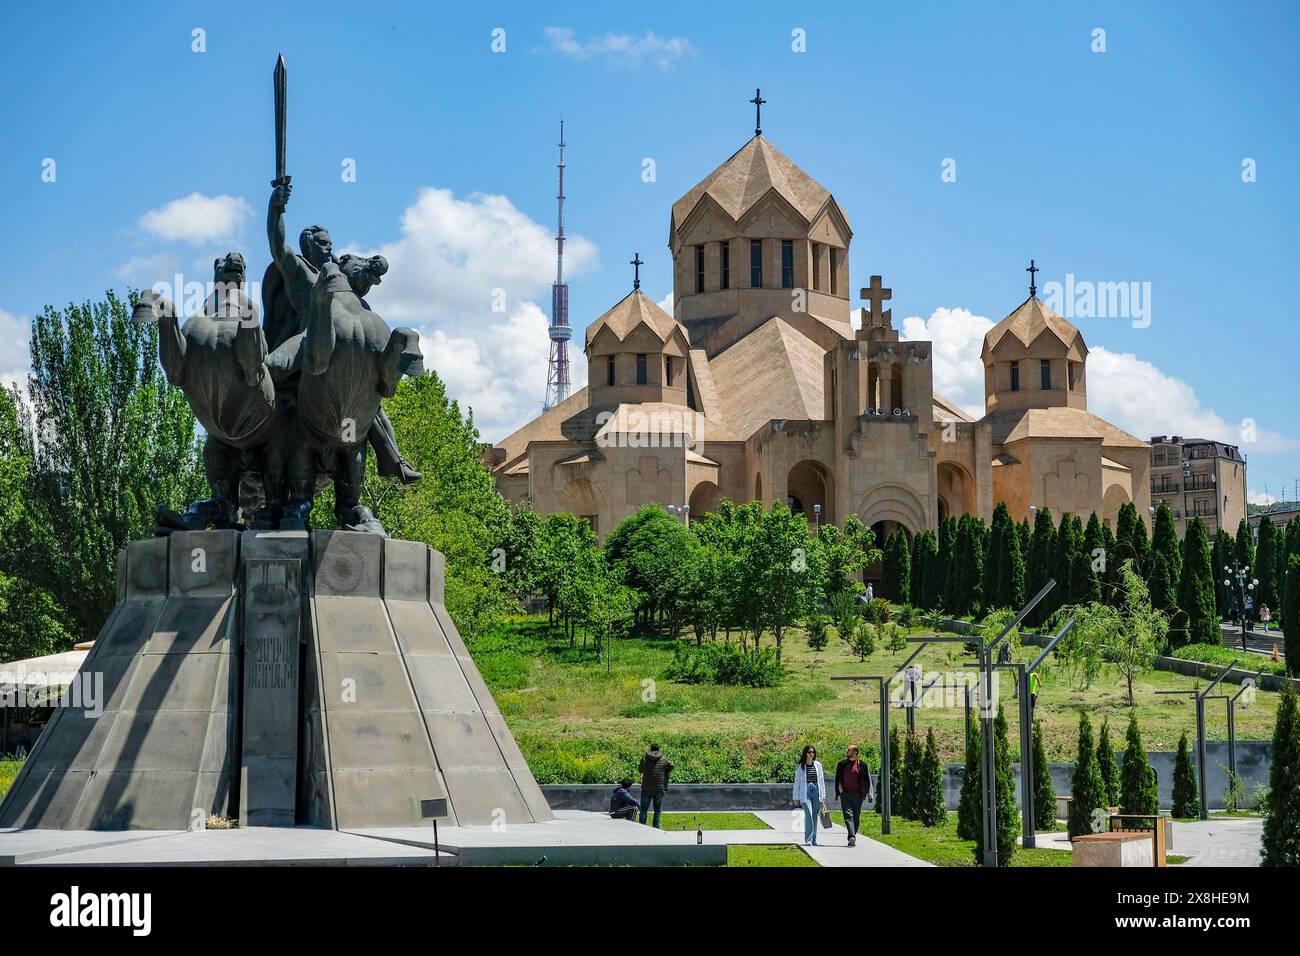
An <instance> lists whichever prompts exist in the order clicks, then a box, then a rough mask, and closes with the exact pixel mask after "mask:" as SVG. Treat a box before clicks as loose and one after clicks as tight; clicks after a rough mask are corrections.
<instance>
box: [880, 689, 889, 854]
mask: <svg viewBox="0 0 1300 956" xmlns="http://www.w3.org/2000/svg"><path fill="white" fill-rule="evenodd" d="M890 811H891V807H890V803H889V694H888V692H887V691H886V690H885V682H884V681H883V680H882V681H881V682H880V832H881V833H882V834H884V835H885V836H888V835H889V815H890Z"/></svg>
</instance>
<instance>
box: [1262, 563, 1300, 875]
mask: <svg viewBox="0 0 1300 956" xmlns="http://www.w3.org/2000/svg"><path fill="white" fill-rule="evenodd" d="M1295 560H1296V559H1295V557H1294V556H1293V557H1292V561H1295ZM1292 567H1294V565H1292ZM1289 573H1290V572H1288V574H1289ZM1268 785H1269V786H1268V813H1267V816H1266V817H1265V818H1264V838H1263V841H1262V845H1261V848H1260V863H1261V865H1262V866H1289V867H1297V866H1300V720H1298V719H1297V715H1296V692H1295V690H1294V689H1293V688H1291V687H1290V686H1287V687H1286V688H1284V689H1283V691H1282V699H1281V701H1280V702H1279V703H1278V707H1277V722H1276V723H1275V724H1274V725H1273V749H1272V760H1271V763H1270V766H1269V771H1268Z"/></svg>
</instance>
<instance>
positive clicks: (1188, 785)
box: [1173, 730, 1201, 820]
mask: <svg viewBox="0 0 1300 956" xmlns="http://www.w3.org/2000/svg"><path fill="white" fill-rule="evenodd" d="M1173 813H1174V816H1175V817H1178V818H1179V819H1182V820H1193V819H1196V818H1198V817H1199V816H1200V815H1201V795H1200V790H1199V788H1198V787H1197V785H1196V767H1195V765H1194V764H1193V762H1192V755H1191V753H1190V752H1189V750H1188V747H1187V731H1185V730H1184V731H1183V735H1182V736H1181V737H1180V738H1178V753H1177V754H1176V755H1175V756H1174V789H1173Z"/></svg>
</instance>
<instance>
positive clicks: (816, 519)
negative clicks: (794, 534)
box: [813, 505, 822, 534]
mask: <svg viewBox="0 0 1300 956" xmlns="http://www.w3.org/2000/svg"><path fill="white" fill-rule="evenodd" d="M821 528H822V506H821V505H813V534H816V533H817V532H818V531H820V530H821Z"/></svg>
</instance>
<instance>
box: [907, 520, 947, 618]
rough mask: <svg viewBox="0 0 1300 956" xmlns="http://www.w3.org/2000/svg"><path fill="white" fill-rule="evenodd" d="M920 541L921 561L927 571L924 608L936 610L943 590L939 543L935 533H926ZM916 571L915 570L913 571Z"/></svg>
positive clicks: (920, 536) (924, 587)
mask: <svg viewBox="0 0 1300 956" xmlns="http://www.w3.org/2000/svg"><path fill="white" fill-rule="evenodd" d="M918 537H919V539H920V542H921V543H920V560H921V563H922V566H923V567H924V569H925V577H924V583H923V585H922V589H923V598H922V600H923V603H922V605H921V606H922V607H923V608H925V609H926V610H934V609H935V608H937V607H938V606H939V604H940V603H941V602H940V596H941V589H940V587H939V581H940V579H941V575H940V570H939V541H938V539H937V538H936V537H935V534H934V532H933V531H925V532H923V533H922V534H921V535H919V536H918ZM913 570H914V571H915V569H913ZM913 597H915V595H913Z"/></svg>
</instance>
